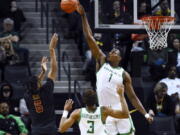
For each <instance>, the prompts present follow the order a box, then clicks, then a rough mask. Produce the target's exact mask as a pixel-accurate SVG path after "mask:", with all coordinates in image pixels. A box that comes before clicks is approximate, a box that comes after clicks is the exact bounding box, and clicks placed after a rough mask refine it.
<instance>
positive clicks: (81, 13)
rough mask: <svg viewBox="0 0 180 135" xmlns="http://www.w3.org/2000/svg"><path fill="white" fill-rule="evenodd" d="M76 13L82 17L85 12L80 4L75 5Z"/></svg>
mask: <svg viewBox="0 0 180 135" xmlns="http://www.w3.org/2000/svg"><path fill="white" fill-rule="evenodd" d="M76 11H77V12H78V13H79V14H80V15H84V14H85V11H84V8H83V6H82V5H81V4H79V3H78V4H77V8H76Z"/></svg>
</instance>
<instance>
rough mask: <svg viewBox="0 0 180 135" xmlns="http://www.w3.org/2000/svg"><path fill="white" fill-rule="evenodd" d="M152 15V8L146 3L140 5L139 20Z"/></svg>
mask: <svg viewBox="0 0 180 135" xmlns="http://www.w3.org/2000/svg"><path fill="white" fill-rule="evenodd" d="M148 15H150V7H149V6H148V4H147V3H146V1H143V2H141V3H140V4H139V7H138V19H141V18H142V17H145V16H148Z"/></svg>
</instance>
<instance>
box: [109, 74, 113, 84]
mask: <svg viewBox="0 0 180 135" xmlns="http://www.w3.org/2000/svg"><path fill="white" fill-rule="evenodd" d="M112 76H113V74H112V73H111V74H110V77H109V82H110V81H111V79H112Z"/></svg>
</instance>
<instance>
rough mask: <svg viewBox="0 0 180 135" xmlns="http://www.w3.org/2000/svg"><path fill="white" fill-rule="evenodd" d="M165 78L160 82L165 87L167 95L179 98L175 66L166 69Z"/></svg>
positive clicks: (179, 88) (179, 87) (179, 86)
mask: <svg viewBox="0 0 180 135" xmlns="http://www.w3.org/2000/svg"><path fill="white" fill-rule="evenodd" d="M167 73H168V75H167V77H166V78H164V79H162V80H160V82H163V83H165V84H166V85H167V87H168V91H167V94H168V95H169V96H171V95H172V94H178V95H179V97H180V79H179V78H177V71H176V67H175V66H168V67H167Z"/></svg>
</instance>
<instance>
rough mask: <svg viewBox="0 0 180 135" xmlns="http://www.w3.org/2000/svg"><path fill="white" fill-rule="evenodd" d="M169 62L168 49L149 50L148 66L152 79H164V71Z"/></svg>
mask: <svg viewBox="0 0 180 135" xmlns="http://www.w3.org/2000/svg"><path fill="white" fill-rule="evenodd" d="M167 60H168V51H167V49H166V48H164V49H161V50H156V51H155V50H150V49H149V50H148V65H149V66H150V74H151V78H152V79H153V80H154V81H159V80H160V79H162V78H163V77H164V71H165V67H166V64H167Z"/></svg>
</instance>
